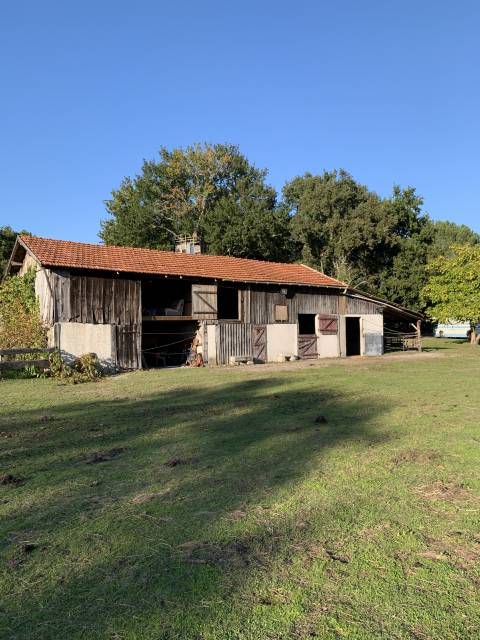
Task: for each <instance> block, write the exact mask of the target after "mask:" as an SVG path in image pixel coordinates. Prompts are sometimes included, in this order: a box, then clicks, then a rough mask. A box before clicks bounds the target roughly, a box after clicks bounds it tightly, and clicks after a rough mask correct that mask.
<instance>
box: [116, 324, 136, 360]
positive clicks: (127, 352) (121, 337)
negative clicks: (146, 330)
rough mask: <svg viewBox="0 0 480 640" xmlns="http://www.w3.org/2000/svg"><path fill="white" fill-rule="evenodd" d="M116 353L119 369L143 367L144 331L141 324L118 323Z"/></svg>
mask: <svg viewBox="0 0 480 640" xmlns="http://www.w3.org/2000/svg"><path fill="white" fill-rule="evenodd" d="M114 341H115V344H114V349H113V351H114V353H115V355H116V363H115V364H116V366H117V367H118V368H119V369H141V368H142V332H141V326H138V325H136V324H134V325H116V326H115V333H114Z"/></svg>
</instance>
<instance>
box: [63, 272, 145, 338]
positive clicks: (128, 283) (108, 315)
mask: <svg viewBox="0 0 480 640" xmlns="http://www.w3.org/2000/svg"><path fill="white" fill-rule="evenodd" d="M50 286H51V288H52V290H53V293H54V296H53V304H54V308H53V314H54V318H55V321H56V322H85V323H91V324H118V325H125V326H130V325H138V326H140V325H141V321H142V309H141V282H140V280H127V279H125V278H97V277H94V276H80V275H70V274H69V273H68V272H62V271H56V272H55V273H51V274H50Z"/></svg>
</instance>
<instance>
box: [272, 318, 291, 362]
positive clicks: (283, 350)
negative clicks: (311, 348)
mask: <svg viewBox="0 0 480 640" xmlns="http://www.w3.org/2000/svg"><path fill="white" fill-rule="evenodd" d="M281 355H284V356H296V355H298V329H297V325H296V324H283V323H282V324H267V359H268V360H269V361H270V362H275V361H277V360H278V359H279V357H280V356H281Z"/></svg>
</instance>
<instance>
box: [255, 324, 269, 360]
mask: <svg viewBox="0 0 480 640" xmlns="http://www.w3.org/2000/svg"><path fill="white" fill-rule="evenodd" d="M252 346H253V359H254V360H255V361H257V362H266V361H267V327H266V326H265V325H260V324H254V325H253V329H252Z"/></svg>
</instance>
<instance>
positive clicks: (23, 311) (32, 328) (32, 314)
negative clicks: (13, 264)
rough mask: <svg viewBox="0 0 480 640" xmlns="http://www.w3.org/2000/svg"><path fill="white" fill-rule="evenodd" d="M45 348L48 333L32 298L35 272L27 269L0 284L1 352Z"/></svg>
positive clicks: (34, 298)
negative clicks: (22, 348)
mask: <svg viewBox="0 0 480 640" xmlns="http://www.w3.org/2000/svg"><path fill="white" fill-rule="evenodd" d="M46 345H47V330H46V327H45V325H44V324H43V323H42V321H41V319H40V310H39V306H38V301H37V299H36V297H35V270H34V269H30V270H29V271H27V273H25V274H24V275H14V276H11V277H9V278H7V279H6V280H5V281H4V282H3V283H1V284H0V349H15V348H17V347H18V348H21V347H45V346H46ZM16 358H17V359H18V357H16Z"/></svg>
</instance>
